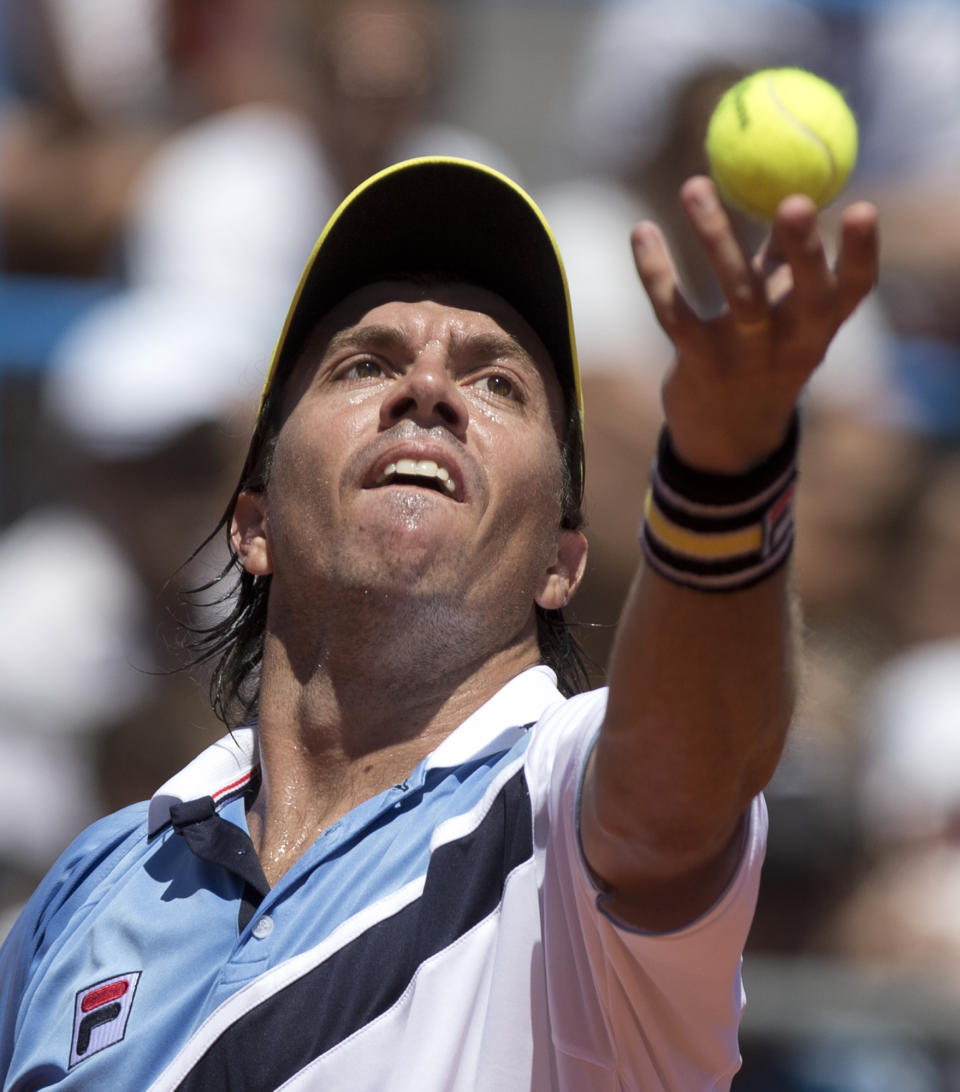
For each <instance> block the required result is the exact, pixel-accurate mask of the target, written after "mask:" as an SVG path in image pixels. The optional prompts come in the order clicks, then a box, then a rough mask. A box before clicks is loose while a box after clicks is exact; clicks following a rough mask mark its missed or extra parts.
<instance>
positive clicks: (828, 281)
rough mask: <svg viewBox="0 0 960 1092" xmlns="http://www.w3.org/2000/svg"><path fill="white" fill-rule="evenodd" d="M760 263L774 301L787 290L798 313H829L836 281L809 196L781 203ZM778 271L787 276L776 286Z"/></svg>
mask: <svg viewBox="0 0 960 1092" xmlns="http://www.w3.org/2000/svg"><path fill="white" fill-rule="evenodd" d="M778 262H779V263H781V267H782V268H781V269H780V270H778V268H777V263H778ZM763 264H764V267H765V268H764V272H765V274H766V276H767V277H768V278H772V279H771V281H770V283H769V285H768V291H769V292H770V295H771V297H772V299H773V300H774V301H776V300H777V299H778V298H780V297H781V296H782V294H783V292H784V289H787V288H788V289H789V291H791V292H792V294H793V297H794V299H795V301H796V306H797V309H798V310H800V311H801V312H805V311H809V312H811V313H814V314H817V313H820V314H827V313H830V312H832V310H833V306H832V297H833V294H834V292H835V290H836V282H835V280H834V275H833V271H832V270H831V268H830V263H829V262H828V260H827V255H826V253H825V251H824V247H823V238H822V236H821V234H820V223H819V220H818V217H817V207H816V205H815V204H814V203H813V201H811V200H810V198H809V197H805V196H803V195H802V194H795V195H794V196H792V197H788V198H787V199H786V200H785V201H783V202H782V203H781V205H780V207H779V209H778V210H777V217H776V220H775V221H774V224H773V229H772V232H771V236H770V241H769V243H768V246H767V248H766V252H765V254H764V263H763ZM781 271H782V272H783V273H785V274H786V273H787V272H789V275H788V276H786V277H784V279H783V283H782V284H780V285H778V284H777V283H776V280H775V278H777V276H778V274H779V273H780V272H781Z"/></svg>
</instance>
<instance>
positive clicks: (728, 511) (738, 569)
mask: <svg viewBox="0 0 960 1092" xmlns="http://www.w3.org/2000/svg"><path fill="white" fill-rule="evenodd" d="M799 432H800V428H799V421H798V418H797V415H796V414H794V417H793V420H792V421H791V424H790V429H789V432H788V433H787V437H786V439H785V440H784V442H783V443H782V444H781V445H780V447H779V448H778V449H777V450H776V451H775V452H774V453H773V454H772V455H771V456H770V457H769V458H767V459H765V460H764V462H762V463H761V464H759V465H758V466H756V467H754V468H753V469H751V470H750V471H748V472H747V473H746V474H735V475H728V474H710V473H705V472H703V471H699V470H694V469H693V468H692V467H690V466H688V465H687V464H686V463H684V462H683V461H682V460H681V459H680V458H679V457H678V456H677V454H676V453H675V452H674V450H673V447H672V446H671V443H670V435H669V433H668V431H667V429H666V428H664V429H663V430H662V432H661V434H660V442H659V445H658V448H657V458H656V461H655V462H654V465H653V471H652V474H651V480H650V487H649V489H648V490H647V495H646V499H645V501H644V513H643V523H642V524H641V530H640V541H641V543H642V544H643V552H644V556H645V557H646V560H647V564H649V565H650V566H651V568H653V569H655V570H656V571H657V572H658V573H659V574H660V575H661V576H663V577H665V578H666V579H667V580H670V581H672V582H673V583H675V584H682V585H684V586H686V587H690V588H697V589H699V590H701V591H710V592H729V591H739V590H740V589H742V588H747V587H750V586H751V585H752V584H756V583H758V582H759V581H761V580H763V579H764V578H765V577H767V576H769V575H770V574H771V573H773V572H774V571H776V570H777V569H779V568H780V566H781V565H783V564H785V562H786V560H787V558H788V557H789V556H790V551H791V549H792V547H793V537H794V514H793V507H794V506H793V498H794V490H795V487H796V478H797V448H798V444H799Z"/></svg>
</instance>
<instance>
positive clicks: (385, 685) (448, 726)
mask: <svg viewBox="0 0 960 1092" xmlns="http://www.w3.org/2000/svg"><path fill="white" fill-rule="evenodd" d="M343 606H344V604H343V603H341V604H340V607H341V609H340V610H338V611H336V612H335V614H334V615H333V616H332V617H331V615H330V614H329V613H324V614H323V617H324V619H325V624H324V625H322V626H318V627H314V629H313V632H311V633H309V634H307V633H304V632H302V627H300V626H297V625H295V624H291V625H281V624H275V625H272V626H270V627H268V633H267V638H266V641H265V647H264V657H263V670H262V679H261V689H260V728H259V738H260V760H261V769H262V784H261V790H260V794H259V796H258V798H257V801H256V803H255V805H254V807H253V809H252V811H251V814H250V816H249V819H250V829H251V835H252V836H253V839H254V845H255V846H256V847H257V850H258V852H259V854H260V858H261V861H262V862H263V865H264V871H265V872H266V874H267V879H268V880H269V881H270V882H271V883H273V882H275V880H276V879H277V878H279V876H280V875H282V874H283V872H284V871H286V869H287V868H289V867H290V865H291V864H293V863H294V861H295V860H296V859H297V857H299V855H300V853H302V852H303V850H305V849H306V848H307V847H308V846H309V845H310V844H311V843H312V841H313V840H314V838H315V837H316V836H317V834H318V833H319V832H320V831H321V830H322V829H324V828H325V827H327V826H329V825H330V824H331V823H333V822H335V821H336V820H337V819H339V818H340V817H341V816H342V815H344V814H345V813H346V812H347V811H349V810H350V809H351V808H353V807H355V806H356V805H357V804H359V803H361V802H362V801H363V800H367V799H369V798H370V797H372V796H374V795H376V794H377V793H379V792H382V791H384V790H385V789H387V788H389V787H390V786H391V785H394V784H397V783H398V782H400V781H403V780H404V779H405V778H406V777H407V775H408V774H409V773H410V771H411V770H412V769H413V768H414V767H415V766H416V765H417V763H418V762H420V761H421V760H422V759H423V758H424V757H425V756H426V755H427V754H429V753H430V752H431V751H432V750H433V749H434V748H435V747H436V746H438V745H439V743H440V742H442V740H443V739H445V738H446V737H447V736H448V735H449V734H450V732H452V731H453V730H454V729H455V728H456V727H457V726H458V725H459V724H460V723H462V721H464V720H465V719H466V718H467V717H468V716H469V715H470V714H471V713H472V712H474V711H475V710H476V709H477V708H479V707H480V706H481V705H482V704H483V703H484V702H485V701H487V700H488V699H489V698H490V697H492V696H493V694H495V693H496V692H497V690H499V689H500V687H501V686H503V685H504V684H505V683H507V682H508V681H509V680H510V679H511V678H513V677H514V676H516V675H517V674H519V673H520V672H521V671H522V670H524V669H525V668H527V667H529V666H531V665H533V664H535V663H537V662H538V661H539V651H538V648H537V643H536V626H535V622H534V621H533V616H532V614H531V619H530V621H529V623H528V624H527V625H526V626H525V627H524V628H523V630H522V632H521V633H519V634H518V635H517V636H516V637H515V638H513V639H511V640H509V641H507V642H505V643H504V644H503V645H502V647H497V648H496V649H494V650H493V651H490V650H489V648H484V647H483V645H482V642H479V641H478V640H477V639H476V637H475V636H471V634H470V633H469V632H468V631H467V628H466V627H465V626H464V618H463V612H462V611H461V613H460V615H459V617H454V618H453V619H451V618H445V616H444V612H442V611H439V610H438V609H437V608H436V604H435V603H434V604H432V605H430V607H429V609H424V608H423V607H421V609H419V610H417V609H414V605H413V604H411V603H410V602H405V603H397V604H396V605H393V608H392V609H391V604H386V605H385V604H383V603H381V604H378V605H377V609H375V610H370V611H367V610H364V609H362V607H360V608H359V609H358V607H357V605H356V604H354V605H353V609H347V610H344V609H342V608H343ZM371 616H372V617H371ZM314 617H317V616H314ZM341 622H342V623H343V624H340V623H341ZM451 622H456V625H453V624H451ZM454 630H455V631H456V632H454ZM320 631H322V632H320Z"/></svg>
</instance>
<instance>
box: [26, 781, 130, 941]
mask: <svg viewBox="0 0 960 1092" xmlns="http://www.w3.org/2000/svg"><path fill="white" fill-rule="evenodd" d="M146 839H147V804H146V802H143V803H138V804H132V805H130V806H129V807H127V808H123V809H122V810H120V811H118V812H114V813H113V814H111V815H107V816H104V817H103V818H102V819H98V820H97V822H95V823H93V824H91V825H90V826H89V827H87V829H86V830H84V831H83V833H81V834H80V835H78V836H77V838H75V839H74V840H73V842H71V843H70V845H69V846H68V847H67V848H66V849H65V850H64V851H63V853H62V854H61V855H60V857H59V858H58V859H57V861H56V862H55V863H54V864H53V866H52V867H51V869H50V870H49V872H48V873H47V874H46V876H45V877H44V878H43V880H42V881H41V882H40V884H39V886H38V887H37V889H36V891H34V893H33V895H32V896H31V898H30V900H29V901H28V902H27V904H26V906H25V907H24V909H23V911H22V913H21V915H20V918H19V919H18V920H17V922H16V924H15V925H14V931H17V930H19V931H20V934H21V940H22V941H27V939H28V937H31V936H32V937H33V938H34V942H33V943H34V946H35V947H36V948H39V947H41V946H42V945H43V944H44V942H45V941H46V940H47V939H49V934H50V933H51V931H52V932H54V933H55V932H56V929H55V928H53V927H54V926H55V924H56V922H57V921H58V920H59V919H61V918H62V917H63V916H64V915H66V916H69V915H70V914H71V913H72V912H73V911H74V910H75V909H78V908H80V907H82V906H84V905H86V904H87V903H88V902H90V901H91V900H93V899H95V898H96V893H97V890H98V888H99V887H100V886H101V885H102V884H103V883H104V882H105V881H106V880H107V878H108V877H109V876H110V875H111V874H112V873H113V872H114V870H115V869H116V867H117V866H118V864H119V863H120V862H121V861H122V860H123V859H124V858H125V857H126V856H127V855H128V854H129V853H130V852H131V850H133V849H134V848H135V847H137V846H138V845H140V844H141V843H143V844H145V843H146Z"/></svg>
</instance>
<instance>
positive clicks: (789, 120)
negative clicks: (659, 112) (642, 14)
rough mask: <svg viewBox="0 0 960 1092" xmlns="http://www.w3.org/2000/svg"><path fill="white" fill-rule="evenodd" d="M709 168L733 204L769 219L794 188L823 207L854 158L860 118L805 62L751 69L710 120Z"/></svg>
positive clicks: (721, 189)
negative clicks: (801, 65) (802, 65)
mask: <svg viewBox="0 0 960 1092" xmlns="http://www.w3.org/2000/svg"><path fill="white" fill-rule="evenodd" d="M706 150H707V158H708V160H709V162H710V173H711V174H712V175H713V179H714V181H715V182H716V183H717V186H718V188H719V189H720V192H721V194H722V195H723V196H724V198H725V199H726V200H727V201H729V202H730V203H731V204H732V205H735V206H737V207H738V208H740V209H742V210H743V211H744V212H746V213H749V214H750V215H751V216H754V217H756V218H757V219H759V220H772V219H773V218H774V215H775V213H776V210H777V206H778V205H779V204H780V202H781V201H782V200H783V199H784V198H785V197H787V196H789V195H790V194H791V193H805V194H807V195H808V196H810V197H812V198H813V200H814V201H815V202H816V203H817V206H818V207H821V206H823V205H826V204H827V203H828V202H829V201H832V200H833V198H834V197H836V196H837V194H838V193H839V192H840V190H841V189H842V188H843V185H844V183H845V182H846V180H847V177H848V176H849V174H850V172H851V171H852V170H853V166H854V164H855V163H856V161H857V123H856V120H855V118H854V116H853V114H852V113H851V111H850V107H849V106H847V104H846V102H845V101H844V98H843V95H841V94H840V92H839V91H838V90H837V89H836V88H835V87H834V86H833V85H832V84H830V83H827V81H826V80H822V79H820V77H819V76H814V75H813V73H811V72H804V71H803V69H800V68H768V69H764V70H763V71H761V72H754V73H753V75H750V76H747V77H746V78H745V79H742V80H741V81H740V82H739V83H737V84H734V86H733V87H731V88H730V89H729V91H727V92H726V93H725V94H724V95H723V96H722V98H721V99H720V101H719V102H718V103H717V106H716V109H715V110H714V112H713V114H712V116H711V118H710V123H709V125H708V126H707V138H706Z"/></svg>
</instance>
